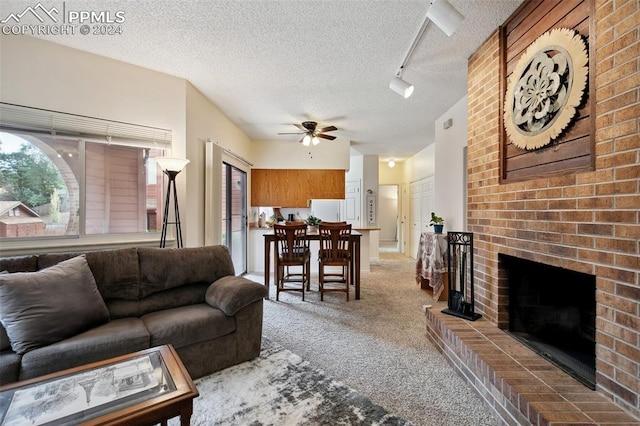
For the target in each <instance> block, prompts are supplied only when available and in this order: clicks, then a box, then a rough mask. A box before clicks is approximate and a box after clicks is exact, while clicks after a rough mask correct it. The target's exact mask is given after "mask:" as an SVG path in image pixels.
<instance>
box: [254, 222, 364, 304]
mask: <svg viewBox="0 0 640 426" xmlns="http://www.w3.org/2000/svg"><path fill="white" fill-rule="evenodd" d="M306 238H307V240H309V241H320V233H319V232H317V231H314V232H307V235H306ZM361 238H362V234H361V233H360V232H358V231H351V236H350V237H349V239H350V243H351V244H350V245H351V259H352V260H353V261H352V262H351V264H350V266H349V276H350V277H352V279H351V285H353V286H354V287H355V292H356V300H360V240H361ZM275 241H276V236H275V234H274V233H273V232H268V233H266V234H264V285H265V286H266V287H267V296H266V297H265V299H268V298H269V282H270V281H271V245H272V244H273V243H275ZM277 261H278V259H277V256H273V270H274V271H275V270H276V269H277Z"/></svg>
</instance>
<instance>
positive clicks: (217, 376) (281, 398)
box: [169, 340, 411, 426]
mask: <svg viewBox="0 0 640 426" xmlns="http://www.w3.org/2000/svg"><path fill="white" fill-rule="evenodd" d="M195 383H196V386H197V387H198V390H199V391H200V397H198V398H196V399H195V400H194V406H193V416H192V417H191V424H192V425H203V426H204V425H207V426H209V425H225V426H229V425H251V426H262V425H264V426H266V425H279V426H280V425H296V426H297V425H410V424H411V423H409V422H407V421H405V420H403V419H402V418H400V417H398V416H396V415H393V414H391V413H389V412H388V411H387V410H385V409H384V408H383V407H381V406H379V405H377V404H375V403H373V402H372V401H371V400H369V399H367V398H365V397H363V396H362V395H360V394H358V392H356V391H355V390H353V389H351V388H349V387H347V386H346V385H344V384H342V383H340V382H339V381H337V380H334V379H332V378H330V377H327V375H326V374H325V373H324V372H322V371H321V370H319V369H317V368H315V367H313V366H312V365H311V364H310V363H309V362H308V361H305V360H303V359H302V358H300V357H299V356H298V355H296V354H294V353H292V352H290V351H288V350H286V349H284V348H282V347H281V346H279V345H277V344H276V343H273V342H271V341H269V340H264V341H263V345H262V351H261V353H260V356H259V357H258V358H256V359H254V360H252V361H247V362H244V363H242V364H239V365H236V366H233V367H230V368H227V369H225V370H222V371H219V372H217V373H213V374H211V375H209V376H205V377H203V378H200V379H198V380H196V381H195ZM169 424H170V425H177V424H179V422H178V419H177V418H175V419H172V420H171V421H170V422H169Z"/></svg>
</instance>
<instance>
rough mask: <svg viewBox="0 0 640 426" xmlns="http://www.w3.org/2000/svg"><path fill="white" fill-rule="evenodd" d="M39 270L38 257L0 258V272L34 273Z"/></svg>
mask: <svg viewBox="0 0 640 426" xmlns="http://www.w3.org/2000/svg"><path fill="white" fill-rule="evenodd" d="M37 270H38V256H36V255H31V256H16V257H3V258H0V271H6V272H34V271H37Z"/></svg>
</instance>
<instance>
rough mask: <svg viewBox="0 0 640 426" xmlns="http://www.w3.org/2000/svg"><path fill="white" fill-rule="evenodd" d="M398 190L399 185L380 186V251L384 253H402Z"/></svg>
mask: <svg viewBox="0 0 640 426" xmlns="http://www.w3.org/2000/svg"><path fill="white" fill-rule="evenodd" d="M398 190H399V187H398V185H380V186H379V187H378V194H379V202H378V203H379V204H378V218H379V221H378V224H379V226H380V251H383V252H384V251H386V252H399V251H400V247H399V241H400V239H399V235H400V220H399V216H398V199H399V197H398Z"/></svg>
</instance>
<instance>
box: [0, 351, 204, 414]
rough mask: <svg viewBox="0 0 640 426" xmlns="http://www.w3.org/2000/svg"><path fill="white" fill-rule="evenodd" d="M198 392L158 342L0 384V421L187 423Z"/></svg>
mask: <svg viewBox="0 0 640 426" xmlns="http://www.w3.org/2000/svg"><path fill="white" fill-rule="evenodd" d="M198 395H199V393H198V390H197V389H196V387H195V385H194V384H193V381H192V380H191V377H190V376H189V373H188V372H187V370H186V368H185V367H184V365H183V364H182V361H181V360H180V358H179V357H178V354H177V353H176V351H175V350H174V348H173V346H171V345H165V346H158V347H155V348H151V349H146V350H144V351H140V352H135V353H131V354H128V355H123V356H119V357H116V358H111V359H108V360H104V361H99V362H95V363H92V364H87V365H84V366H80V367H76V368H72V369H69V370H64V371H59V372H56V373H52V374H48V375H46V376H42V377H36V378H34V379H30V380H26V381H22V382H18V383H13V384H11V385H8V386H3V387H0V421H1V423H0V425H2V426H4V425H22V424H24V425H48V424H49V425H54V424H55V425H78V424H82V425H106V424H109V425H124V424H127V425H130V424H136V425H144V424H149V425H151V424H157V423H162V424H163V425H166V421H167V420H168V419H170V418H172V417H175V416H180V421H181V424H182V425H188V424H189V423H190V419H191V413H192V412H193V399H194V398H196V397H197V396H198Z"/></svg>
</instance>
